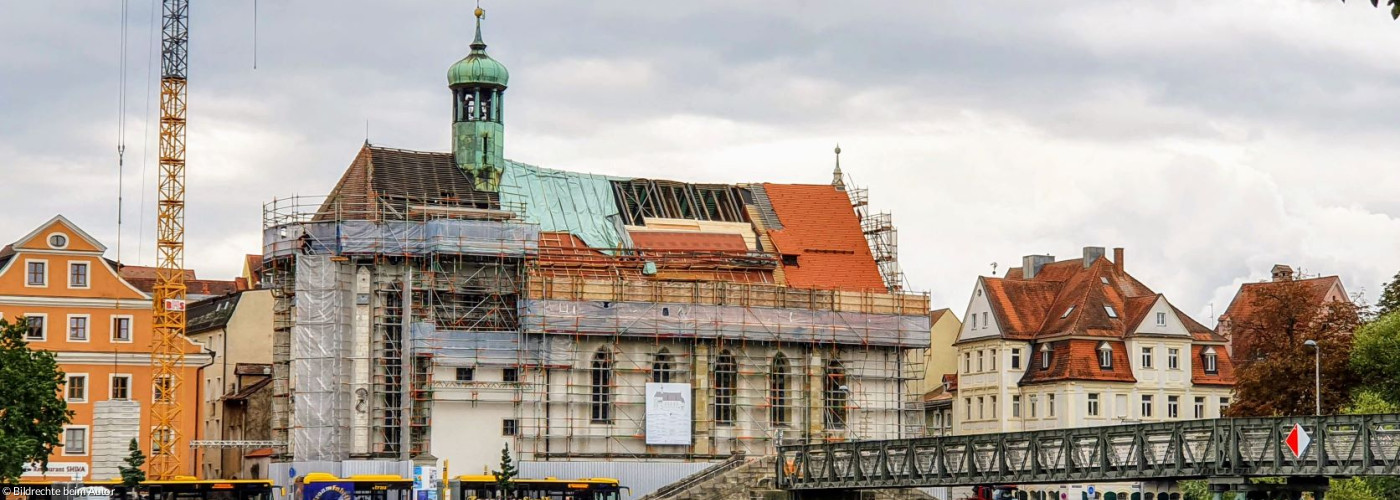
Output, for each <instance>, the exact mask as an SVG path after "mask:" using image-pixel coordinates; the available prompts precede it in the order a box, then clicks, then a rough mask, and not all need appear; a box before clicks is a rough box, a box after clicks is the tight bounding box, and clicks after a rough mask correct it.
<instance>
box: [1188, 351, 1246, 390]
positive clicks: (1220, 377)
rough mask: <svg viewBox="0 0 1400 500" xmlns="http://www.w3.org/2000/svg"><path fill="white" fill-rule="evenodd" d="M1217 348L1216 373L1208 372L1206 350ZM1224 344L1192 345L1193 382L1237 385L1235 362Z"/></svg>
mask: <svg viewBox="0 0 1400 500" xmlns="http://www.w3.org/2000/svg"><path fill="white" fill-rule="evenodd" d="M1212 348H1213V349H1215V356H1216V364H1215V368H1216V371H1215V373H1206V366H1205V365H1206V364H1205V362H1204V359H1205V357H1204V356H1205V350H1206V349H1212ZM1228 351H1229V350H1228V349H1225V348H1224V347H1223V346H1208V345H1194V346H1191V359H1192V361H1191V383H1193V384H1199V385H1235V364H1234V362H1233V361H1232V360H1231V359H1230V353H1229V352H1228Z"/></svg>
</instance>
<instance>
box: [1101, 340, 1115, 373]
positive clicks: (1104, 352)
mask: <svg viewBox="0 0 1400 500" xmlns="http://www.w3.org/2000/svg"><path fill="white" fill-rule="evenodd" d="M1099 368H1103V369H1105V370H1111V369H1113V347H1112V346H1109V345H1108V342H1101V343H1099Z"/></svg>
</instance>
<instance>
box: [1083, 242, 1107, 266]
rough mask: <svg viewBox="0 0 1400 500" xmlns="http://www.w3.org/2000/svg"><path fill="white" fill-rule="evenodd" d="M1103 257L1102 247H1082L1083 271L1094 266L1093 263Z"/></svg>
mask: <svg viewBox="0 0 1400 500" xmlns="http://www.w3.org/2000/svg"><path fill="white" fill-rule="evenodd" d="M1099 257H1103V247H1084V269H1088V268H1089V266H1092V265H1094V261H1096V260H1099Z"/></svg>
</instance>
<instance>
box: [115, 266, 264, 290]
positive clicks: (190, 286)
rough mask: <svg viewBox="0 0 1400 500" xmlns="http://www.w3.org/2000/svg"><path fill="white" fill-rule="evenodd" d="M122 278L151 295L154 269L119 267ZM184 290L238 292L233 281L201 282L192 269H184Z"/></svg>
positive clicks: (153, 287)
mask: <svg viewBox="0 0 1400 500" xmlns="http://www.w3.org/2000/svg"><path fill="white" fill-rule="evenodd" d="M120 273H121V276H122V278H124V279H126V281H127V282H128V283H131V286H134V287H136V289H137V290H141V291H142V292H146V293H152V292H153V291H155V288H156V268H154V267H149V266H121V270H120ZM184 275H185V290H186V292H187V293H188V294H190V295H208V296H214V295H226V294H230V293H233V292H237V291H238V290H239V288H238V284H237V283H236V282H235V281H234V280H202V279H198V278H196V277H195V274H194V270H193V269H185V270H184Z"/></svg>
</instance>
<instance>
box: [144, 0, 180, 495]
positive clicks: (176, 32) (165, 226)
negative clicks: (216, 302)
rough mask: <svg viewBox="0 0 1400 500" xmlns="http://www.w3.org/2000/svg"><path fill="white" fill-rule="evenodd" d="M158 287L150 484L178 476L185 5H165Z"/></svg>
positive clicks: (176, 1) (168, 1)
mask: <svg viewBox="0 0 1400 500" xmlns="http://www.w3.org/2000/svg"><path fill="white" fill-rule="evenodd" d="M162 3H163V6H162V16H161V20H162V22H161V45H160V56H161V57H160V171H159V173H158V176H159V183H158V186H157V191H158V193H159V196H160V205H159V208H158V213H157V219H156V285H155V289H154V294H153V297H152V301H151V303H152V308H153V310H154V314H153V317H152V323H153V325H152V326H153V329H154V331H153V335H152V337H151V367H152V379H153V386H154V394H153V398H152V399H153V402H152V405H151V426H152V432H151V464H150V470H149V473H150V476H151V478H152V479H172V478H174V477H175V476H176V475H180V469H181V465H182V464H181V462H180V448H179V445H180V442H181V441H182V439H181V438H182V437H183V436H181V435H180V420H181V415H180V414H181V409H180V404H179V399H178V397H179V392H180V386H181V385H182V384H181V382H182V381H181V380H180V369H181V368H182V367H183V366H184V364H185V350H184V349H185V345H186V344H185V341H184V340H185V271H184V269H185V266H184V264H185V97H186V89H185V84H186V76H187V75H186V73H187V72H188V70H189V19H190V18H189V7H190V5H189V0H163V2H162Z"/></svg>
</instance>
